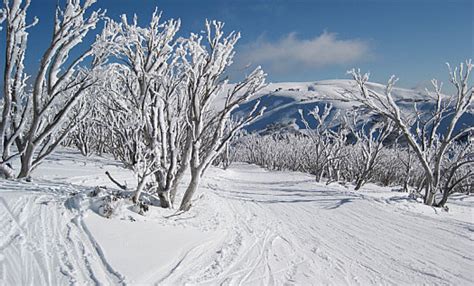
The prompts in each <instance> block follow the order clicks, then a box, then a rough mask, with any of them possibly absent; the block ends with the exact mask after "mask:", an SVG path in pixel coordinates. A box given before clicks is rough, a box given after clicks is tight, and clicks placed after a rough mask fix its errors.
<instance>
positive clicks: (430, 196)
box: [424, 183, 434, 206]
mask: <svg viewBox="0 0 474 286" xmlns="http://www.w3.org/2000/svg"><path fill="white" fill-rule="evenodd" d="M431 188H432V187H431V184H430V183H427V184H426V187H425V199H424V203H425V205H428V206H432V205H433V204H434V193H433V190H432V189H431Z"/></svg>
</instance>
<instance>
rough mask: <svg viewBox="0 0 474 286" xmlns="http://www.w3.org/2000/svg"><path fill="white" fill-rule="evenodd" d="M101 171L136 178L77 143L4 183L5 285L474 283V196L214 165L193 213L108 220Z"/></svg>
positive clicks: (0, 188) (0, 252)
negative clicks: (101, 208)
mask: <svg viewBox="0 0 474 286" xmlns="http://www.w3.org/2000/svg"><path fill="white" fill-rule="evenodd" d="M105 170H108V171H110V172H111V173H112V174H113V175H114V176H115V177H117V178H120V180H121V181H123V180H127V182H128V183H129V185H133V176H131V174H130V173H129V172H128V171H126V170H123V169H121V168H120V166H119V165H118V164H116V163H115V162H113V161H111V160H108V159H103V158H98V157H92V158H89V159H85V158H83V157H81V156H80V155H78V154H76V153H75V152H73V151H69V150H61V152H59V153H58V154H57V155H55V156H54V157H53V158H51V159H50V160H48V161H47V162H46V163H45V164H44V165H43V166H41V168H40V169H38V171H37V172H36V173H34V178H35V179H34V180H33V182H31V183H28V182H23V181H0V284H2V285H3V284H6V285H25V284H31V285H65V284H66V285H67V284H79V285H85V284H97V283H101V284H106V285H107V284H108V285H111V284H131V285H134V284H155V283H158V284H160V285H181V284H203V285H216V284H225V285H237V284H238V285H241V284H242V285H282V284H298V285H310V284H313V285H315V284H316V285H321V284H331V285H369V284H397V285H400V284H438V285H472V284H473V283H474V254H473V253H474V252H473V251H472V250H473V247H474V213H473V210H474V199H473V198H472V196H471V197H468V196H464V195H459V196H457V197H455V198H454V199H453V200H452V202H450V203H448V205H449V207H450V211H449V212H445V211H439V210H435V209H433V208H430V207H426V206H423V205H422V204H419V203H417V202H415V201H412V200H410V199H408V198H407V196H406V194H404V193H398V192H392V191H390V190H389V189H384V188H380V187H377V186H373V185H368V186H367V187H366V188H365V189H364V190H362V191H360V192H354V191H352V190H351V187H347V188H346V187H343V186H340V185H335V184H334V185H329V186H326V185H324V184H318V183H315V182H314V180H313V178H312V177H311V176H308V175H306V174H301V173H291V172H269V171H265V170H263V169H261V168H259V167H256V166H249V165H245V164H236V165H235V166H233V167H231V169H229V170H227V171H223V170H220V169H216V168H213V169H210V170H209V176H208V177H207V178H206V179H205V181H204V183H203V185H202V188H201V196H199V197H198V198H197V202H195V207H194V208H192V209H191V211H190V212H187V213H184V214H179V213H175V211H173V210H163V209H159V208H153V209H152V210H151V211H150V212H149V213H147V215H146V216H141V215H138V214H136V213H135V212H133V211H131V210H130V209H129V208H128V207H127V206H126V205H125V206H124V207H123V210H122V212H121V213H120V215H118V216H116V217H113V218H112V219H106V218H103V217H101V216H99V215H98V214H96V213H95V212H93V211H92V209H90V208H88V205H87V202H88V198H87V196H85V195H84V196H82V197H81V195H82V194H83V193H86V192H88V191H90V190H91V189H92V188H93V187H94V186H96V185H106V186H108V187H109V188H111V187H112V185H111V184H110V183H109V182H108V180H107V179H106V177H105V175H104V171H105ZM75 193H79V194H76V195H74V196H72V194H75ZM71 198H83V199H82V200H76V199H74V200H72V201H71Z"/></svg>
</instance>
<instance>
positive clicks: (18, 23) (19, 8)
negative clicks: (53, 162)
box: [0, 0, 38, 178]
mask: <svg viewBox="0 0 474 286" xmlns="http://www.w3.org/2000/svg"><path fill="white" fill-rule="evenodd" d="M29 6H30V1H26V2H24V3H23V1H22V0H13V1H4V9H2V10H1V12H0V23H1V22H3V21H6V31H5V36H6V40H5V56H4V58H5V66H4V73H3V89H2V91H3V98H2V105H1V108H2V109H1V110H2V112H1V121H0V154H1V158H0V173H1V174H3V176H4V177H7V178H9V177H12V176H13V170H12V169H11V168H10V167H8V165H7V164H8V161H9V160H11V159H12V158H13V157H14V156H16V155H18V154H19V153H18V152H15V154H11V146H12V145H13V144H14V142H15V141H16V140H17V139H18V140H20V141H22V140H21V139H22V136H23V134H22V129H23V127H24V125H25V123H26V120H27V112H28V111H29V109H28V106H29V101H28V98H27V94H26V91H25V87H26V81H27V79H28V76H27V75H26V73H25V72H24V60H25V52H26V47H27V42H28V32H27V30H28V29H29V28H30V27H32V26H34V25H35V24H36V23H37V22H38V20H37V19H36V18H35V19H34V20H33V22H32V23H30V24H27V21H26V15H27V10H28V8H29ZM1 174H0V175H1Z"/></svg>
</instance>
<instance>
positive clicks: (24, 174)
mask: <svg viewBox="0 0 474 286" xmlns="http://www.w3.org/2000/svg"><path fill="white" fill-rule="evenodd" d="M33 153H34V148H33V146H31V145H30V144H28V146H27V147H26V150H25V153H24V154H23V155H22V156H21V168H20V174H18V179H21V178H28V177H29V176H30V174H31V168H32V167H33Z"/></svg>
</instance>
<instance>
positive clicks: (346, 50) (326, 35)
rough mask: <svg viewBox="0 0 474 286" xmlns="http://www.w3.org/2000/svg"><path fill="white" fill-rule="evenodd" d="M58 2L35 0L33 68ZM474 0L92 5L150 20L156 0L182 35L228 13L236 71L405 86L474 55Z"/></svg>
mask: <svg viewBox="0 0 474 286" xmlns="http://www.w3.org/2000/svg"><path fill="white" fill-rule="evenodd" d="M56 2H57V1H56V0H32V5H31V8H30V16H33V15H36V16H38V17H39V19H40V23H39V24H38V25H37V26H36V27H34V28H32V29H31V35H30V48H29V50H28V53H27V57H28V60H27V66H28V70H30V72H34V70H35V68H36V66H37V64H38V62H39V57H40V55H41V53H42V52H44V50H45V49H46V47H47V44H48V41H49V39H50V35H51V29H52V20H53V15H54V6H55V4H56ZM59 2H60V3H61V0H59ZM473 2H474V1H472V0H452V1H450V0H444V1H442V0H412V1H409V0H398V1H396V0H386V1H382V0H379V1H376V0H361V1H356V0H335V1H330V0H293V1H290V0H287V1H284V0H240V1H237V0H199V1H198V0H161V1H156V0H98V1H97V3H96V4H95V7H97V8H99V7H100V8H103V9H107V15H108V16H109V17H112V18H115V19H117V18H118V16H119V15H120V14H122V13H126V14H129V15H132V14H134V13H136V14H137V15H138V16H139V19H140V20H141V21H143V22H145V21H146V20H147V19H149V18H150V15H151V13H152V11H153V9H154V7H156V6H157V7H158V8H159V9H160V10H162V11H163V16H164V18H180V19H181V20H182V29H181V35H183V36H186V35H188V34H189V32H191V31H195V32H196V31H200V30H202V28H203V26H204V25H203V23H204V20H205V19H206V18H208V19H217V20H222V21H224V22H225V23H226V30H227V31H232V30H236V31H240V32H241V34H242V39H241V40H240V42H239V45H238V47H237V56H236V60H235V62H236V63H235V66H234V67H233V68H232V69H231V70H230V74H231V76H232V77H233V78H235V79H237V78H238V75H239V74H242V73H245V71H244V70H243V67H244V66H246V65H247V64H252V65H255V64H261V65H262V66H263V67H264V69H265V70H266V71H267V73H268V74H269V76H268V80H269V81H272V82H276V81H315V80H322V79H333V78H347V75H346V74H345V72H346V70H348V69H349V68H351V67H360V68H361V69H362V70H364V71H370V72H371V74H372V78H371V80H372V81H376V82H385V81H386V79H387V78H388V77H389V76H390V75H391V74H396V75H397V76H398V77H400V82H399V85H400V86H403V87H416V86H419V85H424V84H426V82H427V81H428V80H430V79H431V78H434V77H436V78H439V79H442V80H446V67H445V64H444V63H445V62H447V61H449V62H451V63H453V64H456V63H459V62H461V61H463V60H464V59H467V58H473V53H474V52H473V51H474V47H473V46H474V44H473V41H474V40H473V38H474V31H473V26H474V23H473V12H474V9H473ZM1 33H3V32H1ZM0 36H2V37H4V35H1V34H0ZM0 50H1V51H3V50H4V41H3V40H2V41H1V42H0ZM0 64H1V65H2V66H3V61H2V60H0Z"/></svg>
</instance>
